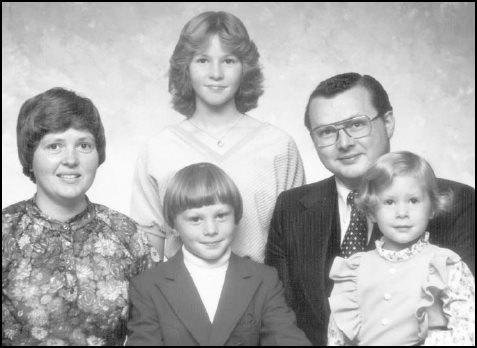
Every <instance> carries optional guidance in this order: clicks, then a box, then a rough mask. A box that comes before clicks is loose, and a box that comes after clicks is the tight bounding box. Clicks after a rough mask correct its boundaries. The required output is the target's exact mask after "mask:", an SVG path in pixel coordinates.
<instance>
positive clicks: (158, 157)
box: [131, 123, 305, 263]
mask: <svg viewBox="0 0 477 348" xmlns="http://www.w3.org/2000/svg"><path fill="white" fill-rule="evenodd" d="M199 162H210V163H213V164H215V165H217V166H219V167H220V168H222V169H223V170H224V171H225V172H226V173H227V174H228V175H229V176H230V177H231V178H232V180H233V181H234V182H235V184H236V185H237V187H238V189H239V190H240V193H241V195H242V200H243V207H244V211H243V217H242V220H241V221H240V223H239V225H238V226H237V231H236V235H235V238H234V240H233V242H232V245H231V246H232V251H233V252H235V253H236V254H237V255H239V256H244V257H250V258H251V259H252V260H254V261H257V262H261V263H263V261H264V258H265V245H266V241H267V237H268V230H269V226H270V220H271V216H272V213H273V209H274V207H275V202H276V199H277V197H278V195H279V194H280V193H281V192H282V191H284V190H288V189H291V188H293V187H297V186H301V185H303V184H304V183H305V174H304V169H303V163H302V160H301V157H300V154H299V152H298V148H297V146H296V144H295V141H294V140H293V139H292V138H291V137H290V136H289V135H288V134H287V133H286V132H284V131H282V130H280V129H278V128H276V127H274V126H272V125H270V124H268V123H263V124H261V125H260V126H259V127H257V128H256V129H254V130H251V131H250V132H249V133H247V134H245V135H244V136H243V138H242V139H240V140H239V141H237V142H236V143H235V144H234V145H232V146H231V147H230V148H229V149H228V150H227V151H225V152H224V153H222V154H221V153H220V152H218V151H216V150H215V149H214V148H213V147H210V146H208V145H207V144H205V143H204V142H202V141H201V139H199V138H198V137H196V136H195V135H194V133H193V132H190V131H188V130H187V129H186V128H185V127H183V125H181V124H176V125H172V126H169V127H166V128H165V129H163V130H162V131H161V132H160V133H158V134H157V135H156V136H154V137H153V138H151V139H150V140H149V141H148V142H147V143H146V146H145V147H144V148H143V149H142V151H141V152H140V154H139V157H138V160H137V163H136V168H135V174H134V179H133V186H132V200H131V217H132V218H134V219H135V220H136V221H138V222H139V223H140V224H142V225H147V226H150V225H152V224H156V225H157V226H159V229H160V231H157V233H158V235H159V236H161V237H165V238H166V243H165V256H166V257H167V258H169V257H171V256H173V255H174V254H175V253H176V252H177V250H178V249H179V248H180V240H179V239H178V238H177V237H174V236H172V234H171V233H170V227H169V226H167V224H166V223H165V220H164V217H163V214H162V206H163V199H164V194H165V190H166V188H167V184H168V182H169V180H170V179H171V178H172V177H173V176H174V174H175V173H176V172H177V171H179V170H180V169H182V168H184V167H185V166H188V165H190V164H194V163H199Z"/></svg>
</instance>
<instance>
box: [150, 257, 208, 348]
mask: <svg viewBox="0 0 477 348" xmlns="http://www.w3.org/2000/svg"><path fill="white" fill-rule="evenodd" d="M166 265H167V266H168V267H167V269H166V272H165V276H164V278H162V279H159V280H158V282H157V285H158V286H159V288H160V289H161V292H162V293H163V294H164V296H165V297H166V299H167V301H168V302H169V303H170V305H171V306H172V308H173V309H174V311H175V312H176V315H177V316H178V317H179V319H180V320H181V321H182V323H183V324H184V326H185V327H186V328H187V329H188V330H189V332H190V333H191V335H192V336H193V337H194V338H195V339H196V340H197V342H198V343H199V344H200V345H207V342H208V338H209V333H210V329H211V323H210V320H209V316H208V315H207V312H206V310H205V307H204V305H203V304H202V300H201V299H200V295H199V293H198V291H197V288H196V287H195V284H194V281H193V280H192V278H191V276H190V274H189V272H188V271H187V268H186V267H185V265H184V257H183V254H182V251H181V250H179V251H178V252H177V254H176V255H175V256H174V257H173V258H171V259H169V261H168V262H167V263H166Z"/></svg>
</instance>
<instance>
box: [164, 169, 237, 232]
mask: <svg viewBox="0 0 477 348" xmlns="http://www.w3.org/2000/svg"><path fill="white" fill-rule="evenodd" d="M220 203H222V204H229V205H230V206H231V207H232V208H233V209H234V218H235V224H236V225H237V224H238V223H239V222H240V219H241V218H242V215H243V203H242V196H241V194H240V191H239V189H238V188H237V186H236V185H235V183H234V182H233V180H232V179H231V178H230V176H228V175H227V174H226V173H225V172H224V171H223V170H222V169H221V168H219V167H218V166H216V165H214V164H212V163H206V162H204V163H195V164H191V165H189V166H187V167H184V168H182V169H181V170H179V171H178V172H177V173H176V174H175V175H174V177H173V178H172V179H171V181H170V182H169V184H168V185H167V189H166V192H165V194H164V204H163V214H164V219H165V220H166V222H167V224H168V225H169V226H170V227H171V228H174V222H175V220H176V217H177V215H178V214H180V213H182V212H184V211H186V210H187V209H193V208H200V207H203V206H207V205H213V204H220Z"/></svg>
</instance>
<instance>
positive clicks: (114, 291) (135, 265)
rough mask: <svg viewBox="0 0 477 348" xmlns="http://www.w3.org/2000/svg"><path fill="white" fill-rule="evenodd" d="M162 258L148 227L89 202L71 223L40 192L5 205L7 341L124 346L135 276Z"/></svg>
mask: <svg viewBox="0 0 477 348" xmlns="http://www.w3.org/2000/svg"><path fill="white" fill-rule="evenodd" d="M158 260H159V256H158V254H157V252H156V251H155V249H153V248H151V247H150V246H149V244H148V242H147V239H146V237H145V235H144V234H143V232H141V231H138V230H137V227H136V224H135V223H134V222H133V221H132V220H131V219H129V218H128V217H126V216H125V215H122V214H120V213H118V212H115V211H113V210H111V209H109V208H107V207H105V206H102V205H98V204H93V203H90V202H89V201H88V206H87V208H86V210H85V211H84V212H82V213H80V214H79V215H77V216H75V217H73V218H72V219H70V220H68V221H67V222H60V221H57V220H53V219H50V218H49V217H47V216H45V215H44V214H43V213H42V212H41V211H40V210H39V209H38V207H37V206H36V204H35V201H34V198H32V199H30V200H27V201H22V202H19V203H17V204H14V205H11V206H10V207H8V208H5V209H4V210H3V211H2V345H48V346H53V345H85V346H86V345H121V344H122V343H123V342H124V339H125V335H126V320H127V299H128V281H129V280H130V279H131V278H132V277H134V276H135V275H137V274H138V273H140V272H141V271H143V270H144V269H146V268H149V267H150V266H152V265H153V264H154V263H155V262H157V261H158Z"/></svg>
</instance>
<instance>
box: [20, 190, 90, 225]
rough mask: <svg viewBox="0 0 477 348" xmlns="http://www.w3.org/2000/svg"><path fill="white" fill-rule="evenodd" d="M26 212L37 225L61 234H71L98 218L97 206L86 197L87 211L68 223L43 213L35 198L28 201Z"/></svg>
mask: <svg viewBox="0 0 477 348" xmlns="http://www.w3.org/2000/svg"><path fill="white" fill-rule="evenodd" d="M26 212H27V214H28V216H29V217H30V218H31V220H32V221H33V222H34V223H35V224H37V225H40V226H43V227H45V228H47V230H50V231H52V232H59V233H61V234H65V233H66V234H70V233H71V232H72V231H73V232H74V231H76V230H78V229H80V228H82V227H83V226H85V225H86V224H88V223H89V222H91V221H92V220H93V219H94V218H95V216H96V210H95V205H94V204H93V203H91V202H90V200H89V199H88V197H86V209H85V210H83V211H82V212H81V213H79V214H77V215H75V216H73V217H72V218H71V219H68V220H67V221H59V220H55V219H53V218H51V217H49V216H48V215H46V214H45V213H43V212H42V211H41V210H40V208H38V206H37V205H36V201H35V196H33V198H31V199H29V200H27V201H26Z"/></svg>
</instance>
